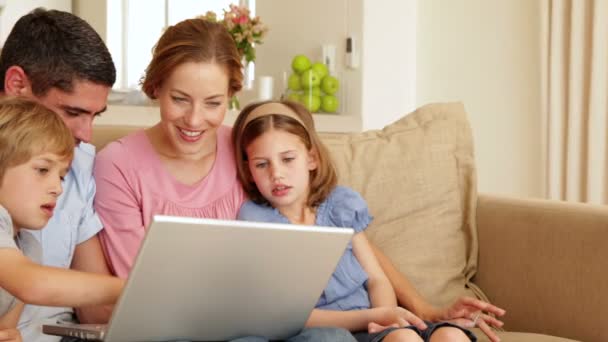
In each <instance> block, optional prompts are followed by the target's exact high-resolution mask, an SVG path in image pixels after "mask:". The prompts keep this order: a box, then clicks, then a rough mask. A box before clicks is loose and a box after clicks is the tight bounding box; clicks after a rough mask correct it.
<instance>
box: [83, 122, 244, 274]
mask: <svg viewBox="0 0 608 342" xmlns="http://www.w3.org/2000/svg"><path fill="white" fill-rule="evenodd" d="M95 181H96V183H97V194H96V196H95V210H96V211H97V214H98V215H99V217H100V218H101V222H102V223H103V226H104V229H103V230H102V231H101V234H100V237H101V242H102V244H103V247H104V250H105V252H106V256H107V257H108V259H109V262H110V267H111V268H112V269H113V271H114V273H115V274H116V275H117V276H119V277H121V278H126V277H127V276H128V275H129V272H130V270H131V267H132V265H133V261H134V259H135V256H136V255H137V251H138V250H139V247H140V245H141V242H142V240H143V238H144V235H145V233H146V230H147V227H148V226H149V225H150V222H151V220H152V216H153V215H157V214H160V215H173V216H189V217H206V218H218V219H236V216H237V214H238V211H239V208H240V207H241V204H242V203H243V202H244V200H245V193H244V191H243V189H242V187H241V184H240V183H239V181H238V180H237V176H236V164H235V162H234V153H233V148H232V143H231V141H230V128H229V127H226V126H222V127H220V128H219V129H218V131H217V154H216V158H215V163H214V164H213V166H212V168H211V171H210V172H209V174H208V175H207V176H206V177H205V178H203V179H202V180H201V181H200V182H198V183H197V184H195V185H185V184H183V183H180V182H178V181H177V180H175V179H174V178H173V176H172V175H171V174H170V173H169V172H167V170H166V169H165V166H164V164H163V163H162V162H161V160H160V159H159V157H158V154H157V153H156V151H155V150H154V149H153V147H152V144H151V143H150V141H149V140H148V137H147V136H146V134H145V132H144V131H143V130H142V131H137V132H135V133H132V134H130V135H128V136H126V137H124V138H122V139H120V140H118V141H114V142H112V143H110V144H108V146H107V147H105V148H104V149H103V150H102V151H101V152H99V154H98V155H97V158H96V161H95Z"/></svg>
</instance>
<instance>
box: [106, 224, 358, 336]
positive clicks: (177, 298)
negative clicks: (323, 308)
mask: <svg viewBox="0 0 608 342" xmlns="http://www.w3.org/2000/svg"><path fill="white" fill-rule="evenodd" d="M352 234H353V230H352V229H345V228H329V227H313V226H299V225H298V226H296V225H284V224H270V223H255V222H244V221H225V220H212V219H196V218H183V217H170V216H155V217H154V219H153V222H152V224H151V226H150V229H149V231H148V233H147V235H146V238H145V239H144V242H143V244H142V247H141V249H140V251H139V254H138V256H137V259H136V262H135V264H134V266H133V269H132V271H131V275H130V277H129V280H128V282H127V286H126V288H125V290H124V292H123V295H122V296H121V298H120V300H119V303H118V304H117V306H116V308H115V311H114V313H113V316H112V320H111V322H110V327H109V329H108V332H107V334H106V338H105V341H107V342H118V341H120V342H124V341H164V340H177V339H184V340H199V341H200V340H206V341H217V340H230V339H233V338H236V337H239V336H248V335H255V336H265V337H268V338H270V339H285V338H286V337H289V336H292V335H294V334H296V333H297V332H298V331H299V330H300V329H301V328H302V327H303V326H304V323H305V322H306V320H307V318H308V316H309V314H310V312H311V311H312V309H313V308H314V306H315V304H316V303H317V301H318V299H319V297H320V295H321V293H322V292H323V289H324V288H325V286H326V284H327V282H328V280H329V278H330V276H331V274H332V272H333V271H334V269H335V267H336V265H337V263H338V261H339V259H340V257H341V256H342V254H343V253H344V249H345V248H346V246H347V244H348V242H349V241H350V238H351V236H352Z"/></svg>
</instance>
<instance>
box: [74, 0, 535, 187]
mask: <svg viewBox="0 0 608 342" xmlns="http://www.w3.org/2000/svg"><path fill="white" fill-rule="evenodd" d="M85 1H86V0H75V8H76V4H77V3H78V2H81V3H84V2H85ZM311 1H318V2H319V4H316V3H313V4H311V3H310V2H307V1H304V2H302V1H297V0H284V1H281V2H274V1H270V0H258V1H257V7H258V14H259V15H260V16H262V18H264V20H265V21H268V24H269V26H270V27H271V29H272V31H271V32H270V33H269V35H268V40H267V41H266V42H265V44H264V45H262V46H260V47H259V50H258V61H259V62H258V67H259V69H258V71H259V72H260V74H266V73H271V72H270V71H269V70H270V68H271V67H273V66H276V65H283V66H284V68H285V69H287V70H288V68H289V61H290V59H291V57H292V56H293V54H295V53H306V54H310V55H311V57H313V58H317V57H315V56H319V54H320V45H319V39H322V41H323V42H325V43H333V44H336V45H337V47H338V62H339V63H344V55H343V48H344V37H345V35H348V34H353V35H354V36H355V37H359V38H360V39H359V41H360V44H359V45H360V47H361V48H362V50H361V56H360V58H361V67H360V68H359V69H355V70H350V69H345V72H344V75H343V77H345V78H346V80H347V81H346V82H344V83H345V86H346V87H349V89H348V92H349V96H348V98H347V102H348V103H347V112H348V115H349V116H354V117H356V118H358V120H360V122H354V123H353V121H349V122H347V123H345V124H343V123H342V122H334V123H332V124H330V125H327V127H330V128H329V129H332V130H333V129H334V127H336V126H340V127H345V129H350V128H351V127H354V128H358V129H361V128H362V129H373V128H380V127H382V126H384V125H386V124H388V123H390V122H392V121H394V120H395V119H397V118H399V117H400V116H402V115H403V114H404V113H408V112H410V111H411V110H413V109H414V108H415V107H417V106H420V105H423V104H426V103H429V102H438V101H462V102H463V103H464V104H465V106H466V108H467V112H468V114H469V118H470V121H471V125H472V128H473V134H474V136H475V149H476V159H477V165H478V178H479V190H480V191H482V192H492V193H498V194H506V195H517V196H532V197H538V196H540V195H541V185H540V184H541V161H540V157H541V153H540V152H541V148H540V131H541V130H540V70H539V63H540V30H539V25H540V23H539V18H540V8H539V3H538V1H529V0H509V1H504V0H458V1H444V0H401V1H397V0H374V1H372V0H333V1H331V2H328V3H325V2H324V1H321V0H311ZM104 2H105V1H104ZM86 3H87V4H88V1H86ZM324 4H326V5H324ZM320 8H321V9H322V10H319V9H320ZM307 9H313V10H314V11H308V10H307ZM95 12H97V13H99V15H102V14H101V13H103V11H99V10H93V11H90V12H89V13H90V14H91V15H92V16H89V17H86V19H87V20H89V21H91V22H94V21H99V20H101V19H100V18H97V19H95V18H94V15H93V14H95ZM342 12H344V13H345V15H344V17H343V18H342V19H340V20H337V19H336V15H335V13H342ZM270 13H273V14H274V13H279V14H281V13H286V14H285V15H277V16H274V15H273V16H272V19H271V16H270ZM103 15H105V14H103ZM313 15H314V17H312V16H313ZM94 26H95V25H94ZM277 27H281V29H280V30H279V29H277ZM318 37H321V38H318ZM286 47H288V48H286ZM273 76H275V79H276V80H277V89H276V91H277V94H278V92H279V91H280V89H279V85H280V78H281V76H280V75H278V74H275V75H273ZM107 116H109V115H107ZM327 118H328V119H329V118H330V117H329V116H328V117H327ZM350 125H352V126H350Z"/></svg>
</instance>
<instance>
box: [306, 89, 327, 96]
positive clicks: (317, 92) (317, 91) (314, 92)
mask: <svg viewBox="0 0 608 342" xmlns="http://www.w3.org/2000/svg"><path fill="white" fill-rule="evenodd" d="M304 94H305V95H306V94H312V95H315V96H321V95H323V94H322V93H321V88H319V87H312V88H307V89H304Z"/></svg>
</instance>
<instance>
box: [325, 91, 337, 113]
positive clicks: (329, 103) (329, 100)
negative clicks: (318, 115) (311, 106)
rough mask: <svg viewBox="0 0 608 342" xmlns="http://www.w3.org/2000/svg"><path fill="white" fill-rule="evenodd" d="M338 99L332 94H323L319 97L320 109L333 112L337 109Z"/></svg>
mask: <svg viewBox="0 0 608 342" xmlns="http://www.w3.org/2000/svg"><path fill="white" fill-rule="evenodd" d="M339 105H340V101H338V98H337V97H335V96H333V95H325V96H323V97H322V98H321V110H322V111H324V112H325V113H335V112H337V111H338V106H339Z"/></svg>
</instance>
